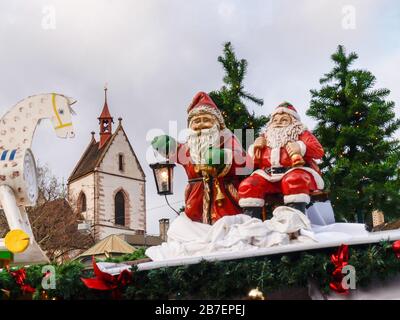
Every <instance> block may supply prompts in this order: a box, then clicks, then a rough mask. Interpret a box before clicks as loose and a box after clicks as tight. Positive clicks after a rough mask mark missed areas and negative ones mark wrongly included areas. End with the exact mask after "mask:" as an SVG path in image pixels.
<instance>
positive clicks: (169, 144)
mask: <svg viewBox="0 0 400 320" xmlns="http://www.w3.org/2000/svg"><path fill="white" fill-rule="evenodd" d="M151 146H152V147H153V149H154V150H156V151H157V152H158V153H159V154H161V155H162V156H164V157H168V155H171V154H174V153H175V151H176V147H177V143H176V141H175V139H174V138H172V137H170V136H167V135H162V136H157V137H155V138H154V139H153V140H152V141H151Z"/></svg>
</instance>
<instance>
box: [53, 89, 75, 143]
mask: <svg viewBox="0 0 400 320" xmlns="http://www.w3.org/2000/svg"><path fill="white" fill-rule="evenodd" d="M75 102H76V100H74V99H72V98H69V97H66V96H64V95H61V94H57V93H52V94H51V105H52V116H51V121H52V123H53V126H54V130H55V131H56V134H57V137H59V138H66V137H70V138H73V137H74V136H75V133H74V127H73V125H72V119H71V118H72V114H74V111H73V110H72V107H71V105H73V104H74V103H75Z"/></svg>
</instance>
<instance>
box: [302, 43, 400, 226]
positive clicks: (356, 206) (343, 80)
mask: <svg viewBox="0 0 400 320" xmlns="http://www.w3.org/2000/svg"><path fill="white" fill-rule="evenodd" d="M331 58H332V60H333V62H334V68H333V70H332V71H331V72H329V73H327V74H325V75H324V76H323V78H322V79H320V84H321V85H322V88H321V89H320V90H311V96H312V99H311V105H310V109H309V110H308V111H307V114H308V115H309V116H311V117H313V118H314V119H316V120H317V126H316V128H315V131H314V133H315V135H316V136H317V137H318V138H319V140H320V142H321V144H322V145H323V146H324V149H325V157H324V158H323V162H322V165H321V169H322V171H323V174H324V179H325V183H326V187H327V189H329V190H330V192H331V201H332V204H333V208H334V211H335V214H336V217H337V219H339V220H346V221H354V220H357V221H358V222H365V221H366V220H367V221H368V220H369V217H370V214H371V212H372V210H374V209H378V210H382V211H383V212H384V214H385V217H386V218H394V217H399V212H400V211H399V210H400V195H399V189H400V179H399V169H398V167H399V160H400V148H399V141H398V140H397V139H395V138H394V133H395V132H396V130H397V129H398V128H399V127H400V120H399V119H396V117H395V113H394V102H392V101H387V100H386V99H387V96H388V95H389V94H390V91H389V90H388V89H375V88H374V86H375V82H376V78H375V76H374V75H373V74H372V73H371V72H369V71H366V70H359V69H352V68H351V65H352V64H353V62H354V61H355V60H356V59H358V56H357V54H356V53H354V52H352V53H350V54H346V52H345V49H344V48H343V47H342V46H339V47H338V49H337V51H336V52H335V53H334V54H333V55H332V56H331Z"/></svg>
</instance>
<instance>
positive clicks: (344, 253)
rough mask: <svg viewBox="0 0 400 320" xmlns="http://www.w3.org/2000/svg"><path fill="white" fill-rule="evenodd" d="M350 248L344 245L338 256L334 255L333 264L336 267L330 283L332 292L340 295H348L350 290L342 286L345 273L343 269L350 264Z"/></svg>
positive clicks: (340, 248)
mask: <svg viewBox="0 0 400 320" xmlns="http://www.w3.org/2000/svg"><path fill="white" fill-rule="evenodd" d="M348 260H349V246H348V245H346V244H342V245H341V246H340V247H339V249H338V251H337V253H336V254H332V256H331V262H332V263H333V264H334V265H335V270H334V271H333V272H332V281H331V282H330V283H329V287H330V288H331V290H333V291H335V292H336V293H340V294H348V293H349V289H348V288H344V287H343V285H342V280H343V277H344V275H343V273H342V269H343V267H344V266H346V265H347V264H348Z"/></svg>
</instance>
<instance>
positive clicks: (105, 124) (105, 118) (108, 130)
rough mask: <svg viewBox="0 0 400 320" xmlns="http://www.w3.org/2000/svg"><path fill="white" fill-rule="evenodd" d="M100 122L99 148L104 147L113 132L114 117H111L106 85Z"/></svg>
mask: <svg viewBox="0 0 400 320" xmlns="http://www.w3.org/2000/svg"><path fill="white" fill-rule="evenodd" d="M98 119H99V124H100V143H99V149H100V148H102V147H103V146H104V145H105V144H106V142H107V141H108V139H109V138H110V137H111V134H112V125H111V124H112V123H114V119H113V117H111V114H110V111H109V110H108V105H107V86H104V106H103V111H102V112H101V114H100V117H98Z"/></svg>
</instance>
